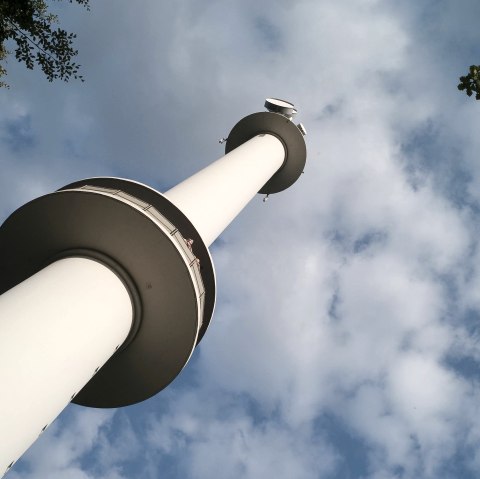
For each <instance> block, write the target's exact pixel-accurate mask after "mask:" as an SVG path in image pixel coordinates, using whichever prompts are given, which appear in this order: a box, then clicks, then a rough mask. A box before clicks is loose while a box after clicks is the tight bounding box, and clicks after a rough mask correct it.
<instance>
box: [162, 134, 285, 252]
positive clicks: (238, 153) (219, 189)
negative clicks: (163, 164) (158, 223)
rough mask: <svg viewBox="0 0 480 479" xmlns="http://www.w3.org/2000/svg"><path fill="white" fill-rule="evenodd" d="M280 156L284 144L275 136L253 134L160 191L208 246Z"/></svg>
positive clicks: (266, 177)
mask: <svg viewBox="0 0 480 479" xmlns="http://www.w3.org/2000/svg"><path fill="white" fill-rule="evenodd" d="M284 159H285V148H284V146H283V144H282V142H281V141H280V140H279V139H278V138H277V137H275V136H273V135H270V134H261V135H257V136H255V137H254V138H252V139H251V140H249V141H247V142H246V143H244V144H243V145H240V146H239V147H238V148H235V149H234V150H232V151H231V152H230V153H228V154H227V155H225V156H223V157H222V158H220V159H219V160H217V161H215V162H214V163H212V164H211V165H209V166H207V167H206V168H204V169H203V170H201V171H199V172H198V173H196V174H195V175H193V176H191V177H190V178H187V179H186V180H185V181H182V183H179V184H178V185H177V186H174V187H173V188H172V189H170V190H168V191H167V192H166V193H164V194H165V196H166V197H167V198H168V199H169V200H170V201H171V202H172V203H173V204H174V205H175V206H177V207H178V208H179V209H180V210H181V211H182V212H183V213H184V214H185V215H186V216H187V217H188V218H189V220H190V221H191V222H192V223H193V225H194V226H195V227H196V228H197V231H198V232H199V233H200V236H201V237H202V238H203V240H204V241H205V243H206V245H207V246H209V245H210V244H212V243H213V242H214V241H215V239H216V238H217V237H218V236H219V235H220V233H221V232H222V231H223V230H224V229H225V228H226V227H227V226H228V224H229V223H230V222H231V221H232V220H233V219H234V218H235V217H236V216H237V215H238V213H240V211H241V210H242V209H243V208H244V207H245V206H246V204H247V203H248V202H249V201H250V200H251V199H252V198H253V197H254V196H255V194H256V193H258V191H259V190H260V188H262V186H263V185H264V184H265V183H266V182H267V181H268V180H269V179H270V178H271V177H272V176H273V175H274V174H275V172H276V171H277V170H278V169H279V168H280V167H281V166H282V164H283V161H284Z"/></svg>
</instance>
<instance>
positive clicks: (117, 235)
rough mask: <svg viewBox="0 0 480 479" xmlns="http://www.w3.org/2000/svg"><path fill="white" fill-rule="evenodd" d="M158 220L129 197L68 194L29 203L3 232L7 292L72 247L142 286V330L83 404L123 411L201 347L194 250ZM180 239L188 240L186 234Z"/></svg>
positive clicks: (84, 393)
mask: <svg viewBox="0 0 480 479" xmlns="http://www.w3.org/2000/svg"><path fill="white" fill-rule="evenodd" d="M149 215H150V216H149ZM154 215H155V212H154V211H153V210H150V211H149V212H148V214H147V212H146V211H143V210H142V209H141V205H138V206H137V205H134V204H133V203H132V201H131V199H128V198H127V199H126V198H120V197H118V198H115V197H112V196H111V194H106V193H105V194H103V193H100V192H97V191H89V190H66V191H59V192H55V193H52V194H49V195H45V196H42V197H40V198H37V199H35V200H33V201H31V202H29V203H27V204H26V205H24V206H22V207H21V208H19V209H18V210H17V211H15V212H14V213H13V214H12V215H11V216H10V217H9V218H8V219H7V220H6V221H5V223H4V224H3V225H2V227H1V228H0V271H1V275H0V294H1V293H3V292H5V291H7V290H8V289H10V288H12V287H14V286H15V285H17V284H18V283H20V282H21V281H23V280H24V279H26V278H28V277H30V276H31V275H33V274H35V273H36V272H38V271H39V270H41V269H42V268H44V267H45V266H47V265H48V264H50V263H51V262H52V261H54V260H55V259H56V258H58V257H59V256H62V254H64V253H65V252H68V251H70V250H80V251H81V255H82V256H87V257H88V251H93V252H99V253H101V254H102V255H106V256H108V257H109V258H111V259H112V265H114V264H115V263H118V264H120V265H121V266H122V268H123V269H124V270H125V272H126V274H128V276H129V277H130V278H131V279H132V281H133V283H134V284H135V285H136V289H137V291H138V294H139V297H140V301H141V309H142V318H141V323H140V327H139V329H138V331H137V332H136V335H135V337H134V338H133V340H132V341H131V342H130V344H128V346H127V347H126V348H125V349H124V350H123V351H119V352H117V353H116V354H114V355H113V356H112V357H111V358H110V359H109V360H108V361H107V363H105V365H104V366H103V367H102V368H101V369H100V370H99V371H98V373H97V374H96V375H95V376H94V377H93V378H92V379H91V380H90V382H89V383H88V384H87V385H86V386H85V387H84V388H83V389H82V390H81V391H80V392H79V393H78V395H77V396H76V397H75V399H74V402H75V403H77V404H82V405H85V406H93V407H120V406H126V405H130V404H134V403H137V402H140V401H143V400H145V399H147V398H149V397H151V396H153V395H155V394H156V393H157V392H159V391H160V390H161V389H163V388H164V387H166V386H167V385H168V384H169V383H170V382H171V381H172V380H173V379H174V378H175V377H176V376H177V375H178V373H179V372H180V371H181V370H182V368H183V367H184V366H185V364H186V363H187V361H188V359H189V358H190V355H191V354H192V351H193V349H194V348H195V344H196V342H197V339H198V331H199V323H200V321H201V309H200V304H201V301H200V299H199V298H200V295H201V291H199V290H198V287H197V283H195V281H196V278H195V275H194V273H193V272H192V268H191V264H190V258H189V257H188V252H187V253H184V252H182V249H181V247H180V246H179V244H176V243H175V240H174V238H173V236H172V234H170V233H169V232H168V229H166V228H161V227H160V225H159V222H158V221H155V217H154ZM178 241H182V242H183V243H184V240H183V237H181V238H180V239H178ZM92 257H93V258H95V255H94V254H93V255H92ZM112 268H114V266H112Z"/></svg>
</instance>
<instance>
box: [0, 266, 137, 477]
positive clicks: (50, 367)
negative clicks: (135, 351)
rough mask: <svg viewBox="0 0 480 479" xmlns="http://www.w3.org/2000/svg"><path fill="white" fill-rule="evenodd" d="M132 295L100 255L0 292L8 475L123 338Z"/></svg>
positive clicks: (0, 416) (0, 375)
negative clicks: (15, 462)
mask: <svg viewBox="0 0 480 479" xmlns="http://www.w3.org/2000/svg"><path fill="white" fill-rule="evenodd" d="M131 324H132V305H131V301H130V296H129V293H128V291H127V289H126V288H125V286H124V285H123V283H122V281H121V280H120V279H119V278H118V276H117V275H116V274H115V273H113V272H112V271H111V270H110V269H109V268H107V267H106V266H104V265H102V264H100V263H99V262H97V261H93V260H91V259H86V258H68V259H62V260H59V261H56V262H54V263H52V264H50V265H49V266H47V267H46V268H44V269H42V270H41V271H39V272H38V273H36V274H34V275H33V276H31V277H30V278H28V279H26V280H25V281H23V282H22V283H20V284H19V285H17V286H15V287H14V288H12V289H10V290H9V291H7V292H6V293H4V294H3V295H1V296H0V380H1V385H2V388H1V391H2V393H1V394H0V425H1V426H0V476H1V473H3V471H6V470H8V468H9V466H11V464H12V463H13V462H14V461H16V460H17V459H18V458H19V457H20V456H21V455H22V454H23V452H24V451H25V450H26V449H27V448H28V447H29V446H30V444H31V443H32V442H34V441H35V439H37V437H38V436H39V435H40V434H41V433H42V432H43V431H44V430H45V428H46V427H47V426H48V425H49V424H51V423H52V421H53V420H54V419H55V418H56V417H57V416H58V414H60V412H61V411H62V410H63V409H64V407H65V406H66V405H67V404H68V403H69V402H70V401H71V400H72V399H73V396H74V395H75V394H76V393H77V392H78V391H80V390H81V389H82V388H83V386H84V385H85V384H86V383H87V382H88V381H89V380H90V379H91V378H92V376H93V375H94V374H95V372H96V370H97V369H98V368H100V367H101V366H103V364H104V363H105V362H106V361H107V360H108V359H109V358H110V356H111V355H112V354H113V353H114V352H115V349H116V348H117V347H118V346H119V345H121V344H122V343H123V341H124V340H125V338H126V337H127V335H128V332H129V330H130V327H131Z"/></svg>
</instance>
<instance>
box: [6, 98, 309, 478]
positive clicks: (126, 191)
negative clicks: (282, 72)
mask: <svg viewBox="0 0 480 479" xmlns="http://www.w3.org/2000/svg"><path fill="white" fill-rule="evenodd" d="M265 106H266V108H267V109H268V110H269V111H268V112H259V113H254V114H252V115H249V116H247V117H245V118H243V119H242V120H240V121H239V122H238V123H237V124H236V125H235V126H234V128H233V129H232V130H231V132H230V134H229V135H228V139H227V142H226V146H225V149H226V155H225V156H223V157H222V158H220V159H219V160H217V161H216V162H214V163H213V164H211V165H210V166H208V167H206V168H204V169H203V170H201V171H200V172H198V173H197V174H195V175H193V176H192V177H190V178H188V179H186V180H185V181H183V182H182V183H180V184H178V185H177V186H175V187H173V188H172V189H170V190H169V191H167V192H166V193H165V194H164V195H162V194H161V193H159V192H158V191H156V190H154V189H152V188H150V187H148V186H146V185H143V184H141V183H137V182H135V181H131V180H125V179H121V178H106V177H104V178H88V179H85V180H79V181H76V182H74V183H71V184H69V185H67V186H65V187H63V188H61V189H60V190H57V191H55V192H53V193H50V194H46V195H44V196H41V197H39V198H36V199H34V200H32V201H30V202H29V203H27V204H25V205H23V206H21V207H20V208H18V209H17V210H16V211H15V212H13V213H12V214H11V215H10V216H9V217H8V218H7V220H6V221H5V222H4V223H3V225H2V227H1V228H0V381H1V385H2V390H1V394H0V474H1V473H2V472H3V471H2V468H3V470H4V471H6V470H8V469H10V467H11V466H12V465H13V463H14V462H15V461H16V460H17V459H18V458H19V457H20V455H21V454H23V452H24V451H25V450H26V449H27V448H28V446H29V445H30V444H31V443H32V442H34V441H35V439H36V438H37V437H38V436H39V435H40V434H41V433H42V432H43V431H44V430H45V429H46V427H47V426H48V425H49V424H50V423H51V422H52V421H53V420H54V419H55V418H56V417H57V416H58V414H59V413H60V412H61V411H62V410H63V408H64V407H65V406H66V405H67V404H68V403H69V402H70V401H73V402H75V403H76V404H80V405H84V406H92V407H121V406H127V405H130V404H135V403H138V402H140V401H144V400H146V399H148V398H150V397H152V396H154V395H155V394H157V393H158V392H159V391H161V390H162V389H163V388H165V387H166V386H168V384H170V383H171V382H172V381H173V380H174V379H175V377H176V376H177V375H178V374H179V373H180V372H181V370H182V369H183V367H184V366H185V365H186V364H187V362H188V360H189V358H190V357H191V355H192V353H193V351H194V349H195V347H196V346H197V345H198V343H199V341H200V340H201V338H202V337H203V334H204V333H205V331H206V329H207V327H208V325H209V322H210V319H211V317H212V314H213V310H214V306H215V291H216V282H215V272H214V267H213V262H212V258H211V255H210V253H209V250H208V246H209V245H210V244H211V243H213V241H215V239H216V238H217V237H218V236H219V234H220V233H221V232H222V231H223V230H224V229H225V228H226V227H227V226H228V224H229V223H230V222H231V221H232V220H233V219H234V218H235V216H237V214H238V213H239V212H240V211H241V210H242V209H243V208H244V207H245V206H246V205H247V203H248V202H249V201H250V200H251V199H252V198H253V197H254V196H255V194H256V193H262V194H273V193H278V192H280V191H283V190H285V189H286V188H288V187H290V186H291V185H293V184H294V183H295V181H297V179H298V178H299V177H300V176H301V173H302V172H303V168H304V165H305V160H306V145H305V141H304V138H303V136H304V135H305V133H306V132H305V129H304V127H303V126H302V125H301V124H300V125H295V124H294V123H293V122H292V121H291V120H292V117H293V115H294V114H295V113H296V109H295V108H294V107H293V104H291V103H288V102H285V101H283V100H278V99H272V98H271V99H267V101H266V102H265ZM60 258H63V259H60ZM77 393H78V394H77Z"/></svg>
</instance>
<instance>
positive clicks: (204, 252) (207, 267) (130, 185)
mask: <svg viewBox="0 0 480 479" xmlns="http://www.w3.org/2000/svg"><path fill="white" fill-rule="evenodd" d="M85 185H91V186H98V187H101V188H112V189H118V190H122V191H124V192H125V193H128V194H129V195H132V196H135V197H136V198H138V199H139V200H141V201H144V202H145V203H148V204H150V205H152V206H153V207H155V208H156V209H157V210H158V211H160V213H161V214H162V215H164V216H165V217H166V218H167V219H168V220H169V221H170V222H171V223H173V224H174V225H175V226H176V227H177V228H178V230H179V231H180V233H181V234H182V236H183V237H184V238H190V239H192V240H193V243H192V249H193V254H194V255H195V256H196V257H197V258H198V259H199V260H200V272H201V274H202V280H203V284H204V287H205V306H204V310H203V322H202V326H201V328H200V332H199V334H198V340H197V344H198V343H199V342H200V341H201V340H202V338H203V336H204V335H205V332H206V331H207V328H208V326H209V324H210V321H211V319H212V316H213V311H214V309H215V298H216V281H215V269H214V266H213V261H212V257H211V256H210V251H209V250H208V248H207V246H206V245H205V243H204V242H203V239H202V238H201V236H200V234H199V233H198V232H197V230H196V228H195V227H194V226H193V224H192V223H191V222H190V220H189V219H188V218H187V217H186V216H185V215H184V214H183V213H182V212H181V211H180V210H179V209H178V208H177V207H176V206H175V205H174V204H173V203H172V202H171V201H169V200H168V199H167V198H166V197H165V196H163V195H162V194H161V193H159V192H158V191H157V190H154V189H153V188H151V187H150V186H147V185H144V184H143V183H139V182H137V181H133V180H127V179H124V178H114V177H108V176H105V177H96V178H86V179H84V180H79V181H75V182H73V183H70V184H68V185H66V186H64V187H63V188H61V189H60V190H59V191H61V190H66V189H72V188H81V187H82V186H85Z"/></svg>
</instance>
